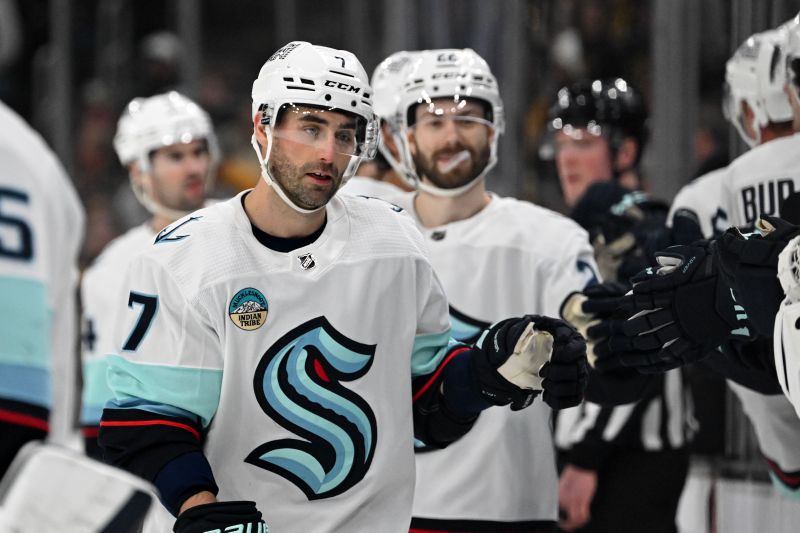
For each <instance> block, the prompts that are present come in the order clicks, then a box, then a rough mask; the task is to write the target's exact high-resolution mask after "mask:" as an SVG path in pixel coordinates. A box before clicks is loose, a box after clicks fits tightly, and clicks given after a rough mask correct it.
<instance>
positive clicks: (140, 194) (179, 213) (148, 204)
mask: <svg viewBox="0 0 800 533" xmlns="http://www.w3.org/2000/svg"><path fill="white" fill-rule="evenodd" d="M152 179H153V177H152V176H151V175H150V174H149V173H146V174H144V175H143V176H142V180H152ZM131 189H133V194H134V196H136V199H137V200H139V203H140V204H142V205H143V206H144V208H145V209H147V211H148V212H149V213H150V214H151V215H157V216H161V217H164V218H168V219H169V220H178V219H179V218H183V217H185V216H186V215H188V214H189V213H192V212H194V211H195V209H192V210H189V211H186V210H183V209H171V208H169V207H167V206H164V205H161V204H160V203H158V202H156V201H155V200H154V199H153V197H152V195H151V194H150V193H149V192H147V190H146V189H147V188H146V187H145V185H144V183H142V185H141V186H140V185H136V184H135V183H134V181H133V177H131Z"/></svg>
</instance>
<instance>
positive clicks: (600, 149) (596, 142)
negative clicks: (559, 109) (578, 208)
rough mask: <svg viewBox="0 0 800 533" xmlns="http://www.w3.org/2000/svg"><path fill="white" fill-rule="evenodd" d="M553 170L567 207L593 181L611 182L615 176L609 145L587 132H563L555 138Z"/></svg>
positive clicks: (597, 136) (575, 200) (574, 201)
mask: <svg viewBox="0 0 800 533" xmlns="http://www.w3.org/2000/svg"><path fill="white" fill-rule="evenodd" d="M555 147H556V169H557V170H558V179H559V180H560V182H561V190H562V193H563V194H564V201H565V202H566V204H567V205H568V206H570V207H572V206H573V205H575V203H576V202H577V201H578V200H579V199H580V197H581V196H583V193H584V192H586V189H587V188H589V185H591V184H592V183H594V182H596V181H610V180H611V179H612V178H613V176H614V172H613V169H612V163H611V150H610V149H609V145H608V141H607V140H606V139H605V137H603V136H600V135H593V134H590V133H589V132H587V131H586V130H582V129H577V130H574V132H573V134H572V135H567V134H566V133H564V132H563V131H557V132H556V134H555Z"/></svg>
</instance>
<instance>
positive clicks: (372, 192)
mask: <svg viewBox="0 0 800 533" xmlns="http://www.w3.org/2000/svg"><path fill="white" fill-rule="evenodd" d="M341 192H342V193H343V194H349V195H351V196H369V197H371V198H381V199H383V200H385V199H387V198H389V197H390V196H396V195H398V194H402V192H403V190H402V189H401V188H400V187H398V186H396V185H393V184H391V183H389V182H387V181H379V180H376V179H372V178H366V177H362V176H353V177H352V178H350V179H349V180H347V183H345V184H344V187H342V190H341Z"/></svg>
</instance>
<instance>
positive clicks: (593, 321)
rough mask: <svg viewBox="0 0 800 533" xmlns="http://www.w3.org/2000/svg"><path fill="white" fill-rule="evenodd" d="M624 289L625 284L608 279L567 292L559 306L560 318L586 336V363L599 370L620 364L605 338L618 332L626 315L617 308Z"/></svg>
mask: <svg viewBox="0 0 800 533" xmlns="http://www.w3.org/2000/svg"><path fill="white" fill-rule="evenodd" d="M627 291H628V287H627V286H625V285H623V284H621V283H617V282H614V281H608V282H605V283H600V284H597V285H592V286H591V287H587V288H585V289H584V290H583V292H574V293H572V294H570V295H569V296H567V298H566V299H565V300H564V303H563V304H562V305H561V312H560V314H561V318H563V319H564V320H566V321H567V322H569V323H570V324H572V325H573V326H575V327H576V328H577V329H578V331H579V332H580V333H581V335H583V336H584V337H585V338H586V355H587V358H588V361H589V364H590V365H591V366H593V367H594V368H596V369H597V370H599V371H601V372H604V371H607V370H614V369H616V368H620V367H622V366H624V365H622V363H621V362H620V361H619V358H618V357H616V356H615V354H614V353H612V352H611V351H610V350H609V349H608V338H609V337H610V336H611V335H612V334H615V333H620V332H621V331H622V329H621V326H622V323H623V322H625V319H627V318H628V317H627V315H626V314H625V312H624V311H623V310H622V309H621V308H620V306H621V303H622V297H623V296H624V295H625V293H626V292H627Z"/></svg>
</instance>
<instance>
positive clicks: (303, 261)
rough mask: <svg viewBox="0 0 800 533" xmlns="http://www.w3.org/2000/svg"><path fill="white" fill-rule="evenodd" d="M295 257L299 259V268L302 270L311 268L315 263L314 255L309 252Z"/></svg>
mask: <svg viewBox="0 0 800 533" xmlns="http://www.w3.org/2000/svg"><path fill="white" fill-rule="evenodd" d="M297 259H298V261H300V268H302V269H303V270H311V269H312V268H314V266H316V264H317V262H316V260H314V256H313V255H311V254H303V255H299V256H297Z"/></svg>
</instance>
